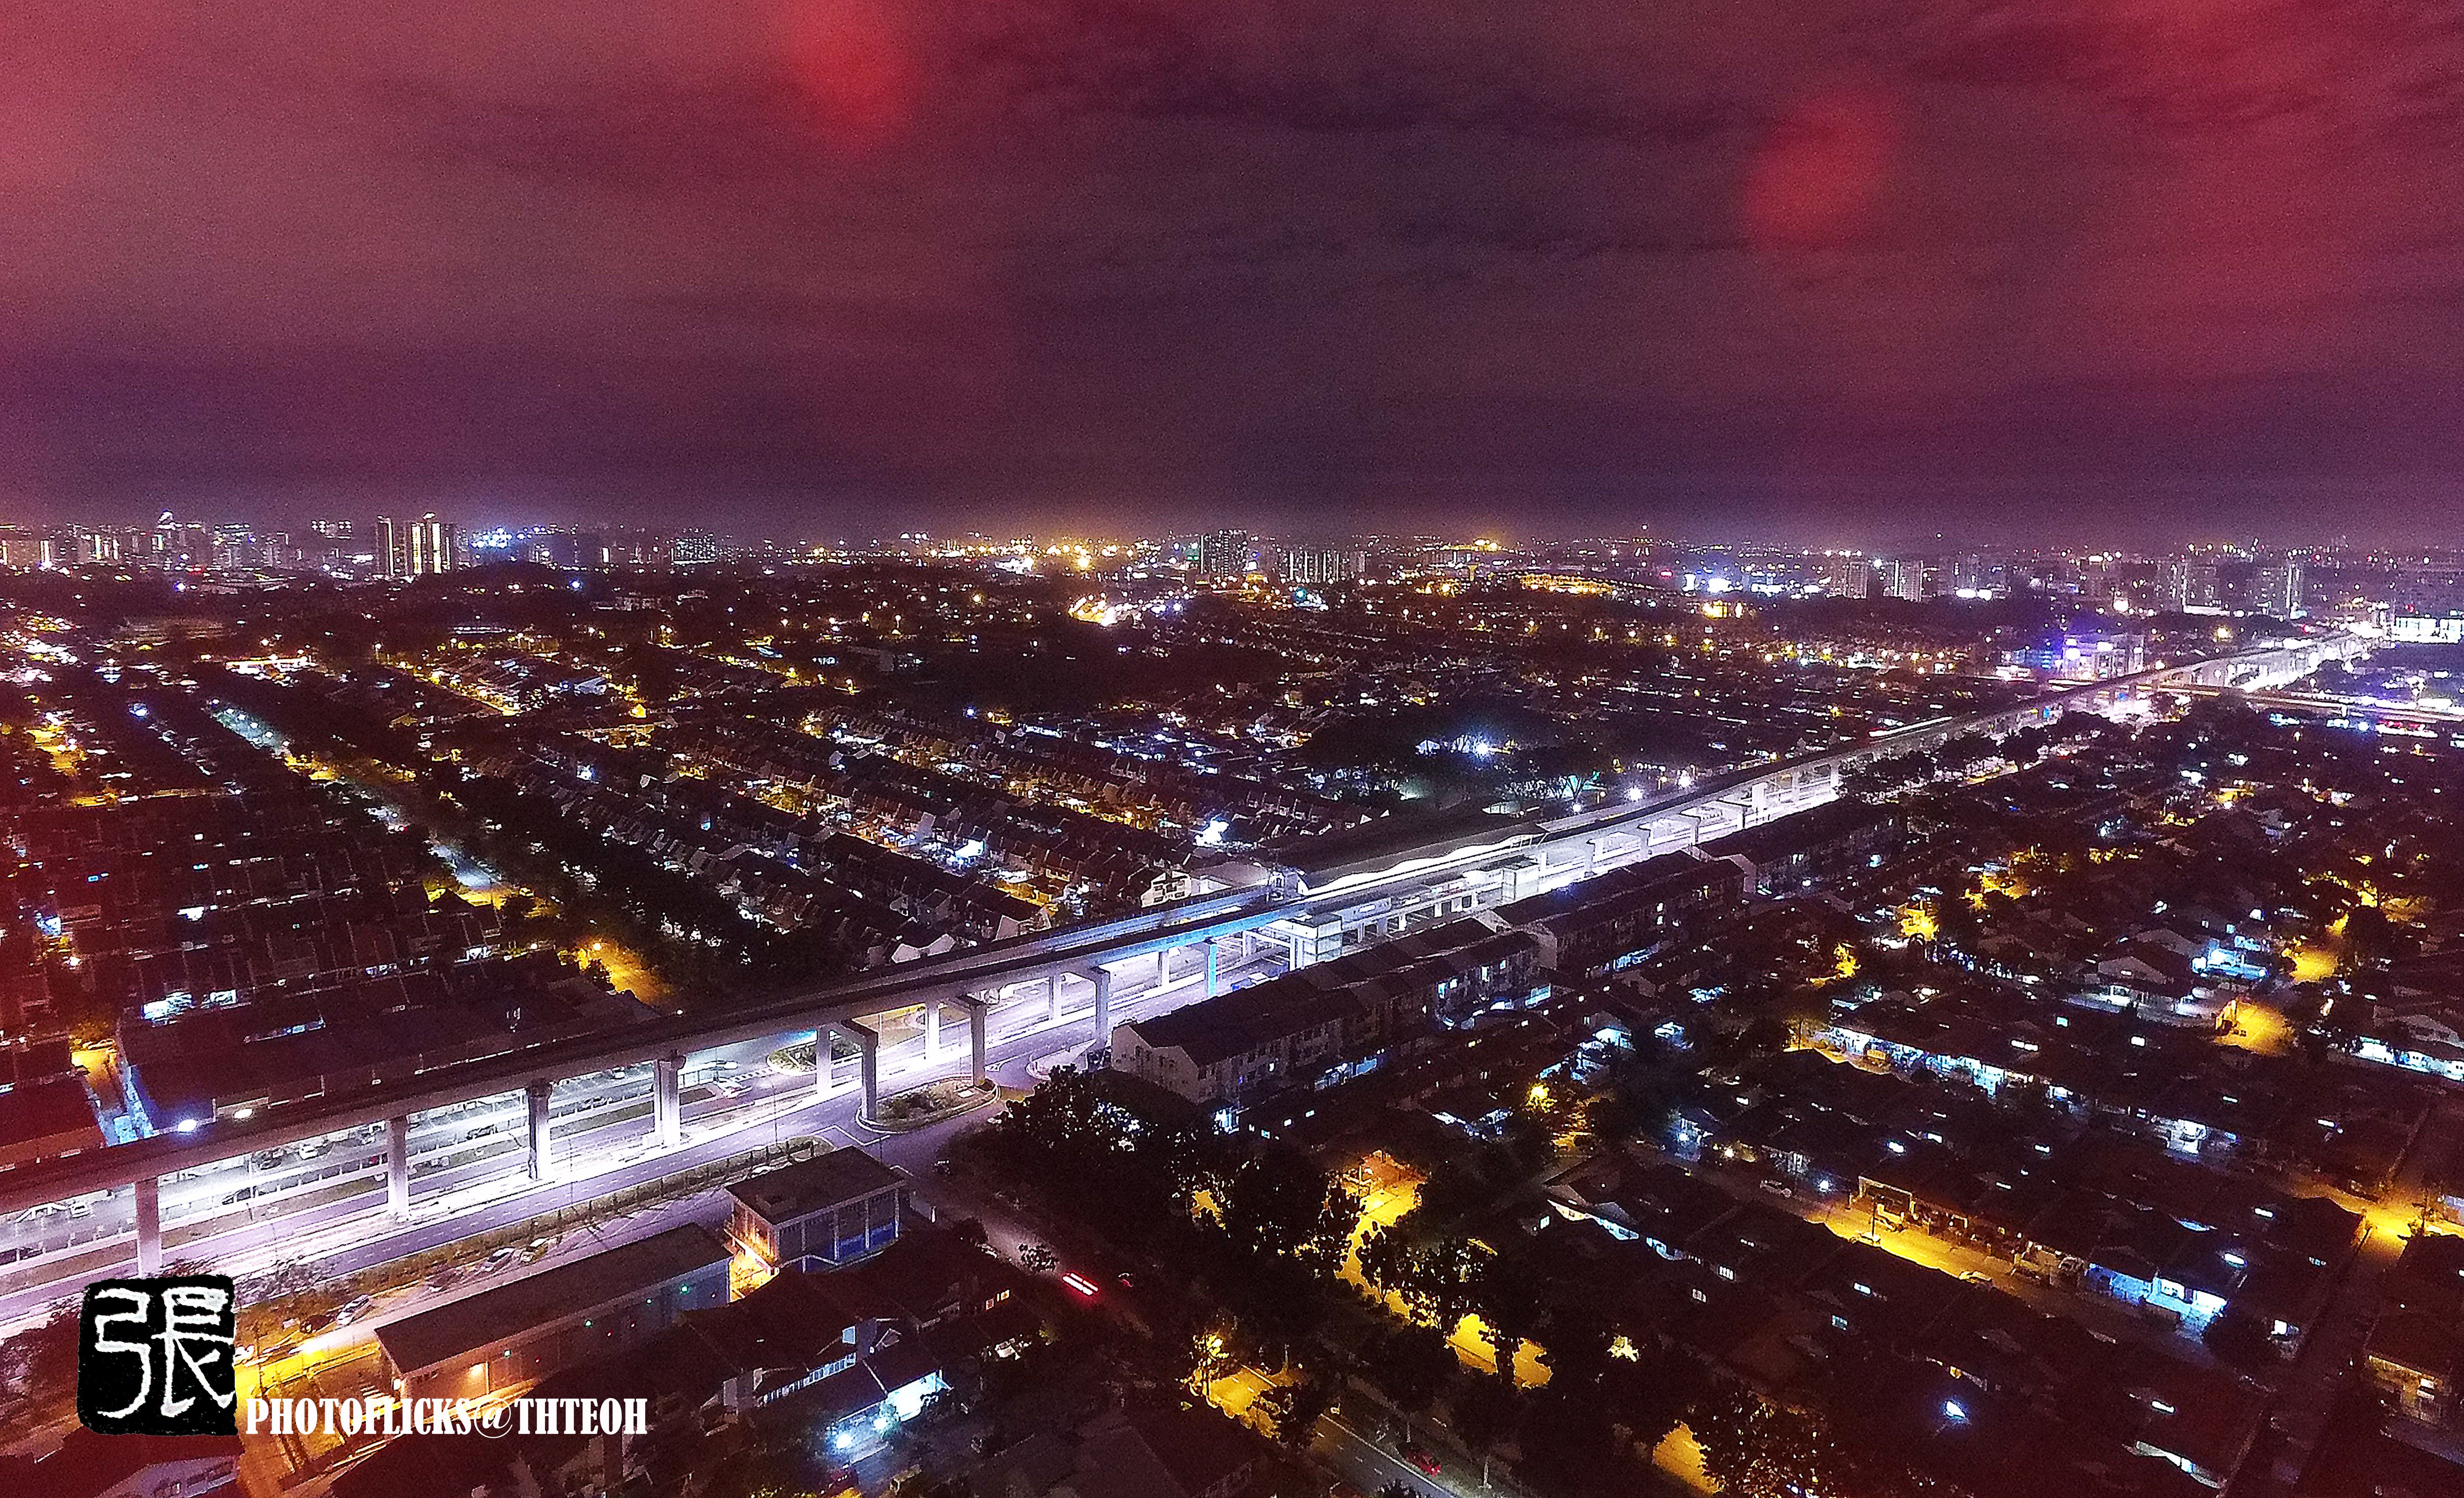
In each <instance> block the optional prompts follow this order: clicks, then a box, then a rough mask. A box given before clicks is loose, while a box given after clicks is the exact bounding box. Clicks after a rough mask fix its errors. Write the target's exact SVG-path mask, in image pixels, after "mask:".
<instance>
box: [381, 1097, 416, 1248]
mask: <svg viewBox="0 0 2464 1498" xmlns="http://www.w3.org/2000/svg"><path fill="white" fill-rule="evenodd" d="M385 1209H386V1210H387V1211H389V1212H391V1213H392V1214H393V1215H394V1218H395V1220H396V1221H400V1220H402V1219H404V1218H407V1217H408V1216H410V1117H409V1115H408V1114H407V1113H396V1114H394V1115H393V1116H392V1117H391V1118H388V1119H386V1120H385Z"/></svg>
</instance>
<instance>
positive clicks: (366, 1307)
mask: <svg viewBox="0 0 2464 1498" xmlns="http://www.w3.org/2000/svg"><path fill="white" fill-rule="evenodd" d="M376 1309H377V1298H376V1297H375V1296H374V1295H354V1296H352V1297H351V1298H350V1299H348V1300H346V1301H344V1302H342V1304H341V1308H340V1309H338V1310H337V1311H335V1312H334V1325H336V1326H338V1327H346V1326H349V1325H350V1324H351V1323H352V1322H354V1321H357V1320H359V1319H360V1318H361V1317H362V1316H364V1315H366V1314H367V1313H368V1312H369V1311H374V1310H376Z"/></svg>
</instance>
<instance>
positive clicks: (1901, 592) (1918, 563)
mask: <svg viewBox="0 0 2464 1498" xmlns="http://www.w3.org/2000/svg"><path fill="white" fill-rule="evenodd" d="M1873 596H1874V597H1876V598H1904V599H1906V600H1908V601H1909V602H1910V603H1922V602H1924V600H1925V559H1924V558H1923V557H1883V558H1880V559H1877V560H1876V562H1874V590H1873Z"/></svg>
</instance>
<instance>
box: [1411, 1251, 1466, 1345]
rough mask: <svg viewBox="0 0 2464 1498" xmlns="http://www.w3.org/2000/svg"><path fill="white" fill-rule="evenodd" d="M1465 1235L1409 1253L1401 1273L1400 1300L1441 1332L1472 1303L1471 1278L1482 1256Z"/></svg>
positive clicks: (1413, 1313)
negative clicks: (1407, 1267)
mask: <svg viewBox="0 0 2464 1498" xmlns="http://www.w3.org/2000/svg"><path fill="white" fill-rule="evenodd" d="M1485 1257H1486V1255H1485V1254H1483V1253H1482V1252H1481V1250H1480V1249H1479V1248H1477V1247H1475V1246H1473V1245H1472V1243H1471V1241H1470V1240H1469V1239H1466V1238H1447V1239H1442V1240H1441V1241H1439V1242H1437V1243H1435V1244H1432V1245H1429V1246H1428V1247H1427V1248H1425V1249H1422V1250H1421V1251H1420V1252H1419V1253H1416V1254H1414V1255H1413V1256H1412V1267H1411V1271H1410V1273H1409V1274H1408V1275H1406V1276H1405V1278H1404V1281H1403V1285H1402V1292H1403V1302H1404V1304H1405V1305H1407V1306H1409V1307H1410V1308H1411V1310H1412V1315H1413V1316H1414V1318H1415V1319H1417V1320H1419V1321H1421V1322H1423V1323H1425V1324H1427V1325H1429V1326H1432V1327H1435V1328H1436V1329H1437V1330H1438V1331H1439V1332H1441V1333H1449V1332H1452V1331H1453V1330H1454V1329H1455V1324H1456V1323H1457V1322H1459V1321H1461V1320H1463V1317H1465V1316H1467V1315H1469V1314H1470V1313H1471V1311H1472V1309H1473V1306H1474V1304H1475V1298H1474V1293H1473V1289H1472V1286H1473V1281H1474V1279H1475V1277H1476V1276H1477V1275H1478V1274H1479V1273H1480V1266H1481V1260H1482V1259H1484V1258H1485Z"/></svg>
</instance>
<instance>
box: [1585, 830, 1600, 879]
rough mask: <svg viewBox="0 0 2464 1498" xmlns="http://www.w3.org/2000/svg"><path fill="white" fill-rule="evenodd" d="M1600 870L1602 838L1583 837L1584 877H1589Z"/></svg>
mask: <svg viewBox="0 0 2464 1498" xmlns="http://www.w3.org/2000/svg"><path fill="white" fill-rule="evenodd" d="M1599 871H1600V840H1599V839H1598V838H1595V837H1587V838H1585V839H1583V877H1584V878H1586V879H1588V878H1590V877H1591V876H1592V875H1594V874H1595V873H1598V872H1599Z"/></svg>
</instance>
